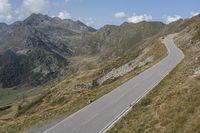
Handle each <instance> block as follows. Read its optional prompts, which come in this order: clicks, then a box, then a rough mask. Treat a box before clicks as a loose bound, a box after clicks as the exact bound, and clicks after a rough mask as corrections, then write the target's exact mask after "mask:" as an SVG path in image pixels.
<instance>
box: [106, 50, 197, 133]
mask: <svg viewBox="0 0 200 133" xmlns="http://www.w3.org/2000/svg"><path fill="white" fill-rule="evenodd" d="M184 51H185V55H186V57H185V59H184V60H183V61H182V63H181V64H179V65H178V66H177V67H176V69H174V70H173V71H172V72H171V73H170V74H169V75H168V76H167V77H166V78H165V79H164V80H163V81H162V82H161V83H160V84H159V85H158V86H157V87H155V88H154V89H153V90H152V91H151V92H150V93H149V94H148V95H147V96H146V97H145V98H143V99H142V100H141V101H140V102H139V103H138V104H136V105H135V106H134V107H133V109H132V110H131V111H130V112H129V113H128V114H127V115H126V116H125V117H124V118H122V119H121V120H120V121H119V122H118V123H117V124H116V125H115V126H114V127H113V128H112V129H111V130H110V131H108V133H147V132H148V133H160V132H162V133H199V131H200V128H199V127H200V117H199V116H200V111H199V109H200V82H199V79H198V77H192V76H190V74H191V73H190V72H191V70H192V67H193V66H192V65H191V64H193V62H194V60H193V57H195V56H197V55H198V54H196V53H193V52H191V51H190V50H189V49H188V50H184Z"/></svg>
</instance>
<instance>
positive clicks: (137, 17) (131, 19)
mask: <svg viewBox="0 0 200 133" xmlns="http://www.w3.org/2000/svg"><path fill="white" fill-rule="evenodd" d="M152 19H153V17H152V16H151V15H147V14H143V15H133V16H131V17H128V18H127V21H128V22H129V23H138V22H141V21H151V20H152Z"/></svg>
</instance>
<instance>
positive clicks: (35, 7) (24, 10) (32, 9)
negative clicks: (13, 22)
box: [16, 0, 51, 20]
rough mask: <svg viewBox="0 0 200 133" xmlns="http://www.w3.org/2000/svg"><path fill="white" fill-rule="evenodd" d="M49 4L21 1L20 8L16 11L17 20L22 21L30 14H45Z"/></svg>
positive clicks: (46, 1)
mask: <svg viewBox="0 0 200 133" xmlns="http://www.w3.org/2000/svg"><path fill="white" fill-rule="evenodd" d="M50 7H51V3H50V2H49V1H48V0H23V3H22V5H21V7H20V8H19V9H18V10H16V14H17V15H18V19H19V20H21V19H24V18H26V17H28V16H29V15H30V14H32V13H42V14H47V13H48V11H49V10H50Z"/></svg>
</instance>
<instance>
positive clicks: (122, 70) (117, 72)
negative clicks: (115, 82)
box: [97, 49, 154, 85]
mask: <svg viewBox="0 0 200 133" xmlns="http://www.w3.org/2000/svg"><path fill="white" fill-rule="evenodd" d="M147 52H148V51H147V50H146V49H145V50H144V51H143V52H142V54H141V55H140V56H138V57H137V58H136V59H135V60H132V61H130V62H128V63H126V64H124V65H122V66H121V67H119V68H116V69H115V68H114V69H113V70H112V71H110V72H109V73H107V74H106V75H104V76H103V77H101V78H100V79H98V80H97V83H98V84H99V85H102V84H103V83H104V82H106V81H107V80H109V79H115V78H118V77H120V76H124V75H125V74H127V73H129V72H131V71H132V70H134V69H135V68H137V67H142V66H144V65H146V64H147V63H149V62H152V61H153V59H154V57H153V56H150V57H148V58H146V59H144V60H143V58H144V55H145V54H146V53H147Z"/></svg>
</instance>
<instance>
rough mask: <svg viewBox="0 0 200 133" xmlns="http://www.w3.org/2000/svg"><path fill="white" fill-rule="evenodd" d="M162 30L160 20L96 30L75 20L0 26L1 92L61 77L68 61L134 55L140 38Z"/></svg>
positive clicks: (37, 19) (35, 18) (33, 19)
mask: <svg viewBox="0 0 200 133" xmlns="http://www.w3.org/2000/svg"><path fill="white" fill-rule="evenodd" d="M164 27H165V24H163V23H161V22H140V23H137V24H133V23H123V24H122V25H120V26H114V25H106V26H104V27H102V28H101V29H99V30H95V29H94V28H92V27H89V26H87V25H85V24H84V23H82V22H80V21H73V20H70V19H65V20H61V19H60V18H57V17H54V18H52V17H49V16H47V15H42V14H32V15H31V16H29V17H28V18H27V19H25V20H24V21H18V22H15V23H13V24H11V25H6V24H3V23H1V24H0V83H1V86H2V87H3V88H8V87H14V86H18V85H28V86H37V85H40V84H43V83H46V82H47V81H49V80H51V79H55V78H56V77H58V76H61V75H66V74H67V73H68V72H69V71H68V66H69V63H70V57H74V56H82V55H87V56H99V57H100V59H101V60H102V59H105V58H110V59H114V58H116V57H122V56H124V54H126V53H129V52H131V51H138V50H139V46H140V45H141V44H142V42H144V40H145V39H147V38H149V37H151V36H154V35H155V34H157V33H158V32H160V31H161V30H162V29H163V28H164Z"/></svg>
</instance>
